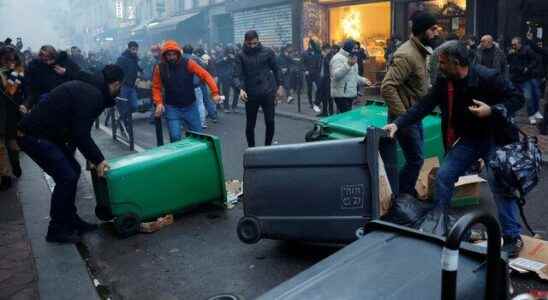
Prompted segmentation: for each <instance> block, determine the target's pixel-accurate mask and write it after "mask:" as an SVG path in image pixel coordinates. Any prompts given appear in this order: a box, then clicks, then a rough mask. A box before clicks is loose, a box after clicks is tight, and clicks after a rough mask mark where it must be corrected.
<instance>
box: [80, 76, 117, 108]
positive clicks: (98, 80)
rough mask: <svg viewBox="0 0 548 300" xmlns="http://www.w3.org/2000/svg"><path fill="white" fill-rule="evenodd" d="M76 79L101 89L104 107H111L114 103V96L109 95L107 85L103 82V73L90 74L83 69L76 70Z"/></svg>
mask: <svg viewBox="0 0 548 300" xmlns="http://www.w3.org/2000/svg"><path fill="white" fill-rule="evenodd" d="M77 77H78V78H77V80H80V81H83V82H85V83H88V84H91V85H93V86H94V87H95V88H97V89H98V90H100V91H101V94H102V95H103V100H104V102H103V104H104V105H105V107H112V106H114V104H116V103H115V98H114V97H112V96H111V95H110V91H109V89H108V85H107V83H106V82H105V78H104V77H103V74H102V73H101V72H99V73H98V74H92V73H89V72H85V71H80V72H78V75H77Z"/></svg>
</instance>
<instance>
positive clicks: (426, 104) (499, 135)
mask: <svg viewBox="0 0 548 300" xmlns="http://www.w3.org/2000/svg"><path fill="white" fill-rule="evenodd" d="M453 85H454V96H453V114H452V125H453V128H454V130H455V133H456V135H457V137H461V138H472V139H491V138H494V142H495V143H496V144H497V145H505V144H508V143H510V142H512V140H513V138H514V136H510V133H511V132H512V131H511V130H510V129H508V130H506V129H507V122H506V119H505V118H504V117H503V116H502V115H499V114H497V113H496V112H494V113H493V114H492V115H491V116H490V117H487V118H483V119H481V118H478V117H476V116H475V115H473V114H472V113H471V112H470V111H469V110H468V107H469V106H472V105H473V102H472V99H475V100H479V101H482V102H485V103H486V104H488V105H490V106H494V105H497V104H500V105H503V106H504V107H505V108H506V110H507V112H508V114H509V115H513V114H514V113H515V112H516V111H518V110H519V109H520V108H521V107H522V106H523V104H524V103H525V99H524V98H523V95H522V94H521V93H520V92H519V91H518V90H517V89H516V88H515V87H514V85H513V84H512V83H511V82H510V81H508V80H505V79H504V78H503V77H502V76H500V75H499V73H498V72H497V71H496V70H494V69H488V68H486V67H483V66H480V65H472V66H470V71H469V73H468V76H467V77H465V78H464V79H461V80H457V81H453ZM447 98H448V95H447V78H445V77H441V76H439V77H438V79H437V81H436V85H435V86H434V87H433V88H432V89H431V90H430V92H429V93H428V94H427V95H426V96H425V97H424V98H422V99H421V100H420V101H419V102H418V103H417V104H416V105H415V106H413V107H411V109H409V110H408V111H407V113H405V114H403V115H401V116H400V117H398V118H397V119H396V121H395V122H394V123H395V124H396V125H397V126H398V128H404V127H407V126H409V125H411V124H415V123H417V122H419V121H420V120H422V119H423V118H424V117H425V116H427V115H428V114H430V113H431V112H432V111H433V110H434V108H436V107H437V106H439V107H440V109H441V117H442V131H443V136H444V137H445V133H446V130H447V127H448V119H449V111H448V105H447V104H448V102H447V100H448V99H447ZM444 141H445V138H444ZM445 146H446V149H447V148H449V147H448V145H445ZM449 146H450V145H449Z"/></svg>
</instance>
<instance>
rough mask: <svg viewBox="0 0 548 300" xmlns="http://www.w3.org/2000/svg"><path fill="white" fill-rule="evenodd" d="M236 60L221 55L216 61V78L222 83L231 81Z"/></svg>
mask: <svg viewBox="0 0 548 300" xmlns="http://www.w3.org/2000/svg"><path fill="white" fill-rule="evenodd" d="M235 63H236V58H235V57H234V56H233V57H229V56H228V55H223V56H222V57H221V58H220V59H219V60H217V77H219V80H220V81H222V82H227V81H232V77H233V76H234V68H235Z"/></svg>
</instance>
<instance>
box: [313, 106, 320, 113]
mask: <svg viewBox="0 0 548 300" xmlns="http://www.w3.org/2000/svg"><path fill="white" fill-rule="evenodd" d="M312 109H313V110H314V111H315V112H317V113H320V112H321V111H322V110H321V109H320V107H319V106H317V105H314V106H313V107H312Z"/></svg>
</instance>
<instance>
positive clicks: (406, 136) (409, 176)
mask: <svg viewBox="0 0 548 300" xmlns="http://www.w3.org/2000/svg"><path fill="white" fill-rule="evenodd" d="M396 140H397V141H398V143H399V144H400V147H401V149H402V151H403V156H404V157H405V165H404V166H403V168H402V169H401V170H400V175H399V188H400V190H399V193H400V194H410V195H416V190H415V185H416V184H417V179H418V178H419V174H420V171H421V168H422V164H423V163H424V154H423V143H424V132H423V129H422V123H421V122H419V123H417V124H413V125H411V126H409V127H406V128H401V129H399V130H398V131H397V132H396Z"/></svg>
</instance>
